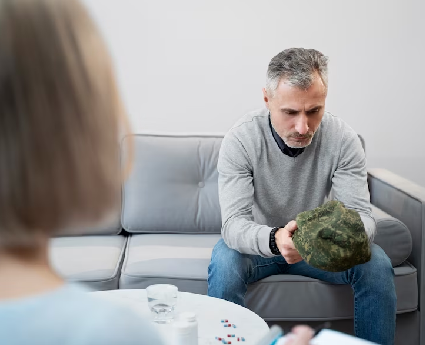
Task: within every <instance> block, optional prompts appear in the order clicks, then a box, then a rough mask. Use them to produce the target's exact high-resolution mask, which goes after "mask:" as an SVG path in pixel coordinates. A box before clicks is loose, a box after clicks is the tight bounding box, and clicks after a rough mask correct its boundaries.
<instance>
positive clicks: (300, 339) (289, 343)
mask: <svg viewBox="0 0 425 345" xmlns="http://www.w3.org/2000/svg"><path fill="white" fill-rule="evenodd" d="M330 326H331V323H330V322H325V323H323V324H320V325H318V326H317V327H315V328H314V329H312V328H310V327H308V326H303V325H300V326H295V327H294V328H292V330H291V333H290V334H288V339H287V340H286V341H285V345H309V344H310V340H311V339H313V338H314V337H315V336H316V335H317V334H319V332H320V331H321V330H323V329H325V328H330Z"/></svg>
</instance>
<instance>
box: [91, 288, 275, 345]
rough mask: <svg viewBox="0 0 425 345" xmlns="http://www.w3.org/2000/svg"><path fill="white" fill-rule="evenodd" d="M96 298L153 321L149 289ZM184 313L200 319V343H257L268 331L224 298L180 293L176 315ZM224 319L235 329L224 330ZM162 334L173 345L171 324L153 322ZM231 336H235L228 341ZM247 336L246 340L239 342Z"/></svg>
mask: <svg viewBox="0 0 425 345" xmlns="http://www.w3.org/2000/svg"><path fill="white" fill-rule="evenodd" d="M94 293H95V294H96V295H97V296H99V297H102V298H106V299H108V300H110V301H113V302H117V303H119V304H125V305H126V306H128V307H129V308H131V309H133V310H134V311H135V312H136V313H138V314H139V315H141V316H142V317H144V318H147V319H151V314H150V310H149V307H148V301H147V297H146V290H144V289H128V290H125V289H122V290H108V291H97V292H94ZM182 312H194V313H196V315H197V320H198V344H199V345H207V344H217V345H219V344H222V342H220V341H218V340H217V339H215V337H221V338H225V339H226V341H231V344H232V345H234V344H241V345H242V344H244V345H250V344H256V342H257V341H258V340H259V339H261V338H262V337H263V336H264V335H265V334H266V333H267V332H268V330H269V327H268V325H267V323H266V322H265V321H264V320H263V319H262V318H261V317H259V316H258V315H257V314H255V313H254V312H252V311H250V310H249V309H246V308H244V307H241V306H240V305H237V304H234V303H232V302H228V301H225V300H222V299H218V298H214V297H209V296H205V295H198V294H193V293H189V292H180V291H179V293H178V297H177V305H176V309H175V313H176V314H175V315H176V316H178V314H179V313H182ZM221 320H228V323H230V324H235V325H236V328H233V327H230V328H228V327H224V323H222V322H221ZM152 324H153V325H155V327H156V328H157V329H158V331H159V333H160V334H161V335H162V337H163V339H164V342H165V343H166V344H171V340H172V339H171V334H172V332H171V327H172V325H171V324H165V325H163V324H157V323H154V322H152ZM228 334H234V335H235V337H232V338H229V337H227V335H228ZM238 337H244V338H245V341H244V342H242V341H237V338H238Z"/></svg>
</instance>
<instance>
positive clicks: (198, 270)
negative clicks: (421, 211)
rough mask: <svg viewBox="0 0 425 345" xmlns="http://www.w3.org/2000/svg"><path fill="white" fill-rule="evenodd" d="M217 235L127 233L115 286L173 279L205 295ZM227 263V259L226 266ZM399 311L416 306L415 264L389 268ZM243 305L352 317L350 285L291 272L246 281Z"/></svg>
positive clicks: (270, 315) (275, 314)
mask: <svg viewBox="0 0 425 345" xmlns="http://www.w3.org/2000/svg"><path fill="white" fill-rule="evenodd" d="M219 239H220V235H189V234H184V235H183V234H182V235H178V234H168V235H165V234H138V235H132V236H130V237H129V240H128V245H127V249H126V257H125V260H124V264H123V268H122V273H121V278H120V288H122V289H136V288H139V289H144V288H146V287H147V286H149V285H151V284H174V285H176V286H177V287H178V288H179V290H180V291H187V292H193V293H199V294H207V278H208V265H209V262H210V259H211V253H212V250H213V248H214V245H215V244H216V243H217V241H218V240H219ZM231 264H232V263H231V262H229V265H231ZM394 271H395V285H396V290H397V310H398V312H399V313H403V312H409V311H412V310H416V309H417V305H418V290H417V273H416V269H415V268H414V267H413V266H411V265H410V264H409V263H408V262H405V263H403V264H402V265H399V266H398V267H395V268H394ZM246 303H247V306H248V308H250V309H251V310H253V311H254V312H256V313H257V314H258V315H260V316H261V317H262V318H264V319H265V320H268V321H276V320H320V319H344V318H353V315H354V302H353V293H352V290H351V287H350V286H348V285H333V284H329V283H325V282H321V281H319V280H316V279H311V278H306V277H303V276H294V275H275V276H270V277H267V278H265V279H263V280H260V281H258V282H256V283H254V284H251V285H249V287H248V292H247V295H246Z"/></svg>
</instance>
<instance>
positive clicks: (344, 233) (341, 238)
mask: <svg viewBox="0 0 425 345" xmlns="http://www.w3.org/2000/svg"><path fill="white" fill-rule="evenodd" d="M296 222H297V226H298V230H296V231H295V232H294V234H293V235H292V240H293V242H294V245H295V248H296V249H297V250H298V252H299V253H300V255H301V257H302V258H303V259H304V260H305V261H306V262H307V263H308V264H309V265H311V266H313V267H316V268H320V269H322V270H324V271H329V272H342V271H345V270H347V269H349V268H352V267H354V266H356V265H359V264H364V263H366V262H368V261H369V260H370V255H371V253H370V246H369V240H368V237H367V234H366V231H365V229H364V225H363V222H362V220H361V218H360V215H359V214H358V213H357V212H356V211H354V210H350V209H347V208H345V206H344V204H343V203H342V202H340V201H336V200H332V201H328V202H327V203H326V204H324V205H322V206H320V207H317V208H315V209H314V210H311V211H305V212H302V213H300V214H298V216H297V218H296Z"/></svg>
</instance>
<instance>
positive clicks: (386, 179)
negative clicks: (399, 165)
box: [368, 169, 425, 310]
mask: <svg viewBox="0 0 425 345" xmlns="http://www.w3.org/2000/svg"><path fill="white" fill-rule="evenodd" d="M368 183H369V190H370V201H371V203H372V204H373V205H375V206H376V207H378V208H380V209H381V210H383V211H385V212H387V213H388V214H390V215H391V216H393V217H394V218H397V219H399V220H401V221H402V222H403V223H404V224H406V226H407V227H408V228H409V230H410V233H411V235H412V243H413V246H412V252H411V254H410V256H409V258H408V261H409V262H410V263H412V264H413V265H414V266H415V267H416V269H417V270H418V291H419V296H418V297H419V310H425V295H424V293H425V248H424V246H423V244H424V243H425V188H424V187H421V186H419V185H417V184H415V183H413V182H411V181H409V180H407V179H405V178H402V177H400V176H398V175H396V174H394V173H392V172H390V171H388V170H385V169H369V170H368Z"/></svg>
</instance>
